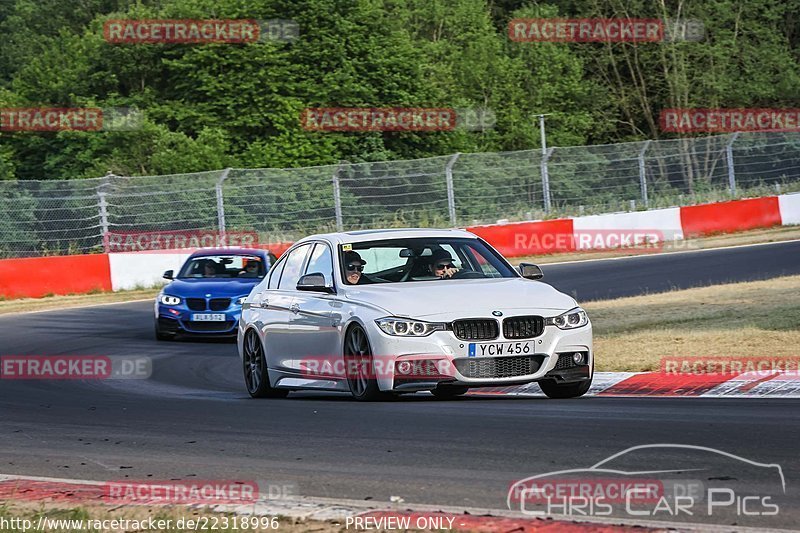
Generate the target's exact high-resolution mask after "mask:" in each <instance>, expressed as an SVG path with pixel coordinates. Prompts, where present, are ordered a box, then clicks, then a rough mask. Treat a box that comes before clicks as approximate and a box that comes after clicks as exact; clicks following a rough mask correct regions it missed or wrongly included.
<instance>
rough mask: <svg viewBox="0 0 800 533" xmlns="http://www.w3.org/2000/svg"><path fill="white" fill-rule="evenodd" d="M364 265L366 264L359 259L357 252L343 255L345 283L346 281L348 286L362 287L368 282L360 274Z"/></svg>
mask: <svg viewBox="0 0 800 533" xmlns="http://www.w3.org/2000/svg"><path fill="white" fill-rule="evenodd" d="M366 264H367V262H366V261H364V260H363V259H361V256H360V255H358V252H353V251H349V252H345V253H344V270H345V281H347V283H348V285H364V284H365V283H369V282H370V281H369V280H368V279H367V278H366V277H365V276H364V275H363V274H362V273H363V272H364V265H366Z"/></svg>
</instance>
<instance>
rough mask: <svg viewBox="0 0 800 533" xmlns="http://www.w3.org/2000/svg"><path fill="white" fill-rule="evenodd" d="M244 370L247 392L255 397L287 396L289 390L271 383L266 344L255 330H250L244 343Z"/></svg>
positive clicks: (245, 336)
mask: <svg viewBox="0 0 800 533" xmlns="http://www.w3.org/2000/svg"><path fill="white" fill-rule="evenodd" d="M242 352H243V353H242V370H243V371H244V384H245V387H247V392H248V393H249V394H250V396H251V397H253V398H286V396H287V395H288V394H289V391H288V390H285V389H276V388H273V387H272V386H271V385H270V384H269V371H268V370H267V361H266V359H265V358H264V346H263V345H262V344H261V339H260V338H259V337H258V334H257V333H256V332H255V331H253V330H248V331H247V333H245V335H244V342H243V343H242Z"/></svg>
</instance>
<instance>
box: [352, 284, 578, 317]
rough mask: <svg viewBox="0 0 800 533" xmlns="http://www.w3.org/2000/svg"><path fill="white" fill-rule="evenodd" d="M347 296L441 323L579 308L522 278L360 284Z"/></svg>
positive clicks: (549, 314) (552, 292)
mask: <svg viewBox="0 0 800 533" xmlns="http://www.w3.org/2000/svg"><path fill="white" fill-rule="evenodd" d="M345 296H346V298H347V299H349V300H354V301H359V302H364V303H366V304H372V305H375V306H378V307H380V308H382V309H384V310H386V311H388V312H389V313H390V314H392V315H395V316H407V317H420V318H421V317H428V318H435V319H441V320H453V319H455V318H459V317H482V316H491V313H492V311H509V312H515V313H519V312H520V311H521V310H525V311H526V312H536V311H541V312H542V313H543V314H545V315H548V316H553V315H556V314H558V313H559V312H563V311H567V310H569V309H572V308H573V307H575V306H576V305H577V303H576V302H575V300H574V299H573V298H571V297H570V296H567V295H566V294H564V293H562V292H559V291H557V290H556V289H554V288H553V287H551V286H550V285H547V284H546V283H542V282H539V281H532V280H527V279H523V278H503V279H490V280H452V281H450V280H436V281H417V282H410V283H392V284H389V283H386V284H375V285H363V286H361V285H359V286H357V287H348V288H347V293H346V295H345Z"/></svg>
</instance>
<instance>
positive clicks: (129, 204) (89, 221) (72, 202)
mask: <svg viewBox="0 0 800 533" xmlns="http://www.w3.org/2000/svg"><path fill="white" fill-rule="evenodd" d="M793 191H800V132H768V133H767V132H762V133H734V134H729V135H720V136H713V137H702V138H685V139H673V140H664V141H642V142H632V143H621V144H613V145H597V146H572V147H556V148H549V149H548V150H547V151H546V152H544V153H542V151H540V150H525V151H518V152H500V153H475V154H452V155H447V156H439V157H431V158H426V159H415V160H404V161H380V162H369V163H348V162H341V163H340V164H338V165H329V166H319V167H309V168H296V169H270V168H266V169H225V170H218V171H210V172H199V173H190V174H176V175H169V176H137V177H123V176H114V175H108V176H105V177H102V178H95V179H86V180H72V181H53V180H26V181H6V182H0V212H2V213H3V215H4V216H2V217H0V257H25V256H38V255H55V254H73V253H93V252H103V251H105V250H107V249H108V239H107V237H108V235H109V234H127V235H131V234H141V233H158V232H169V231H173V232H174V231H193V230H199V231H210V230H213V231H216V232H226V231H227V232H233V231H241V232H253V233H257V234H258V236H259V241H260V242H262V243H270V242H273V243H274V242H289V241H292V240H295V239H297V238H299V237H302V236H304V235H307V234H310V233H316V232H324V231H336V230H354V229H367V228H377V227H412V226H416V227H455V226H469V225H475V224H482V223H492V222H497V221H498V220H508V221H519V220H538V219H542V218H553V217H559V216H578V215H584V214H596V213H605V212H617V211H629V210H643V209H653V208H660V207H668V206H679V205H688V204H694V203H702V202H709V201H718V200H724V199H730V198H736V197H745V196H760V195H765V194H775V193H781V192H793Z"/></svg>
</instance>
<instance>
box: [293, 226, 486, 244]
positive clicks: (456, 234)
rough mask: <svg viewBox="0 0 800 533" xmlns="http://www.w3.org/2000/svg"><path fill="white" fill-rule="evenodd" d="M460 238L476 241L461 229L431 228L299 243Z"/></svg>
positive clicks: (361, 232)
mask: <svg viewBox="0 0 800 533" xmlns="http://www.w3.org/2000/svg"><path fill="white" fill-rule="evenodd" d="M425 237H428V238H431V237H432V238H451V239H453V238H460V239H477V238H478V237H477V236H476V235H475V234H473V233H470V232H468V231H465V230H463V229H432V228H397V229H369V230H358V231H345V232H339V233H320V234H317V235H309V236H308V237H305V238H303V239H301V240H299V241H297V242H298V243H300V242H305V241H310V240H326V241H328V242H330V243H332V244H349V243H357V242H367V241H382V240H386V239H413V238H425Z"/></svg>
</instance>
